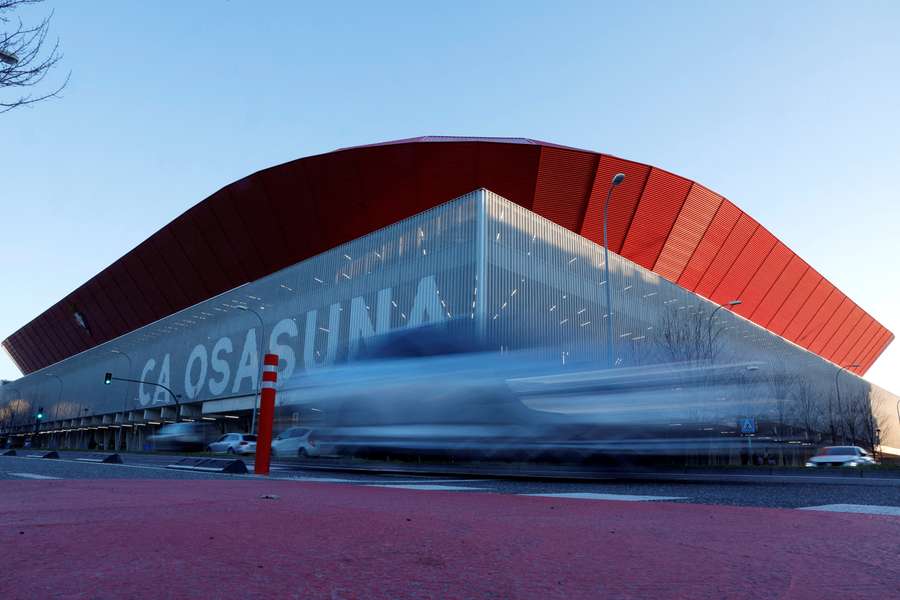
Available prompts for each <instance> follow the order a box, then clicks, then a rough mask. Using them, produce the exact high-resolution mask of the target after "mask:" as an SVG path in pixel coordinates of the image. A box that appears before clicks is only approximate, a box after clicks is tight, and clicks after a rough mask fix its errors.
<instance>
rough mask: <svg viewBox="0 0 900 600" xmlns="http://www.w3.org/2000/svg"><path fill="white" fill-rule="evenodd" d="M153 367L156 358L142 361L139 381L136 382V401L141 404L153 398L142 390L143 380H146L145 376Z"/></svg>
mask: <svg viewBox="0 0 900 600" xmlns="http://www.w3.org/2000/svg"><path fill="white" fill-rule="evenodd" d="M155 368H156V359H154V358H151V359H150V360H148V361H147V362H146V363H144V368H143V369H142V370H141V383H139V384H138V401H139V402H140V403H141V406H147V405H148V404H150V401H151V400H152V399H153V398H152V397H151V396H150V394H149V393H147V392H145V391H144V382H145V381H147V377H148V376H149V375H150V371H152V370H153V369H155Z"/></svg>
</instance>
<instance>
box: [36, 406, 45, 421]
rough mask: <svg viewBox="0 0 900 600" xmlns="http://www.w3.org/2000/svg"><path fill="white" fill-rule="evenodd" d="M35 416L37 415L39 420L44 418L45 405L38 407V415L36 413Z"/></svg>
mask: <svg viewBox="0 0 900 600" xmlns="http://www.w3.org/2000/svg"><path fill="white" fill-rule="evenodd" d="M35 416H36V417H37V420H38V421H40V420H41V419H43V418H44V407H43V406H42V407H41V408H39V409H38V411H37V415H35Z"/></svg>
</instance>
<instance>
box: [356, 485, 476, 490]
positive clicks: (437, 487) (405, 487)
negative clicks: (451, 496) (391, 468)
mask: <svg viewBox="0 0 900 600" xmlns="http://www.w3.org/2000/svg"><path fill="white" fill-rule="evenodd" d="M366 487H379V488H396V489H399V490H422V491H441V490H444V491H460V490H469V491H472V490H480V489H483V488H476V487H464V486H461V485H431V484H418V483H409V484H402V483H374V484H373V483H369V484H366Z"/></svg>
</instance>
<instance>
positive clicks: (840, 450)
mask: <svg viewBox="0 0 900 600" xmlns="http://www.w3.org/2000/svg"><path fill="white" fill-rule="evenodd" d="M874 464H877V461H876V460H875V459H874V458H873V457H872V455H871V454H869V453H868V452H866V451H865V450H863V449H862V448H860V447H859V446H826V447H825V448H822V449H821V450H819V452H818V453H817V454H816V455H815V456H813V457H812V458H810V459H809V460H808V461H806V466H807V467H865V466H867V465H874Z"/></svg>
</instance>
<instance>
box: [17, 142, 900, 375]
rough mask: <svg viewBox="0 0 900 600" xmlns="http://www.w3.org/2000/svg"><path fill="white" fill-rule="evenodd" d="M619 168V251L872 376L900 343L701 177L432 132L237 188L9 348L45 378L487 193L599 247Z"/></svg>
mask: <svg viewBox="0 0 900 600" xmlns="http://www.w3.org/2000/svg"><path fill="white" fill-rule="evenodd" d="M617 172H623V173H625V174H626V179H625V181H624V183H623V184H622V185H621V186H620V187H619V188H617V190H616V193H615V195H614V197H613V202H612V204H611V206H610V216H609V240H610V249H611V250H613V251H615V252H617V253H619V254H621V255H623V256H625V257H626V258H628V259H630V260H632V261H634V262H636V263H638V264H640V265H642V266H644V267H646V268H648V269H652V270H654V271H655V272H657V273H659V274H660V275H662V276H663V277H666V278H667V279H669V280H670V281H673V282H676V283H678V284H679V285H681V286H682V287H685V288H687V289H689V290H691V291H694V292H696V293H698V294H700V295H702V296H705V297H707V298H709V299H711V300H713V301H715V302H718V303H720V304H721V303H725V302H728V301H729V300H732V299H734V298H740V299H741V300H742V301H743V303H742V304H741V305H739V306H737V307H735V312H737V313H738V314H740V315H742V316H744V317H746V318H748V319H750V320H752V321H754V322H756V323H757V324H759V325H761V326H763V327H766V328H768V329H769V330H771V331H773V332H774V333H776V334H779V335H782V336H784V337H785V338H787V339H789V340H790V341H792V342H794V343H796V344H798V345H800V346H802V347H804V348H807V349H810V350H811V351H813V352H816V353H817V354H819V355H820V356H822V357H824V358H826V359H828V360H831V361H832V362H835V363H837V364H841V365H847V364H850V363H859V364H860V366H859V367H857V368H851V369H850V370H852V371H854V372H856V373H857V374H863V373H865V372H866V370H868V368H869V367H870V366H871V365H872V363H873V362H874V361H875V359H876V358H877V357H878V356H879V355H880V354H881V352H882V351H883V350H884V349H885V348H886V347H887V345H888V344H890V342H891V341H892V340H893V338H894V336H893V334H892V333H891V332H889V331H888V330H887V329H885V328H884V327H883V326H882V325H881V324H880V323H878V322H877V321H875V320H874V319H873V318H872V317H871V316H870V315H869V314H868V313H866V312H865V311H864V310H863V309H862V308H861V307H859V306H857V305H856V304H855V303H854V302H853V301H852V300H850V299H849V298H848V297H847V296H846V295H845V294H844V293H843V292H841V291H840V290H838V289H837V288H836V287H835V286H833V285H832V284H831V283H830V282H828V281H827V280H825V278H824V277H822V276H821V275H820V274H819V273H818V272H816V271H815V269H813V268H812V267H810V266H809V265H808V264H807V263H806V262H804V261H803V259H801V258H800V257H799V256H797V255H796V254H794V253H793V252H792V251H791V250H790V249H789V248H788V247H787V246H786V245H785V244H783V243H782V242H780V241H779V240H777V239H776V238H775V237H774V236H773V235H772V234H771V233H770V232H769V231H768V230H766V229H765V228H764V227H763V226H762V225H760V224H759V223H758V222H757V221H756V220H754V219H753V218H752V217H750V216H749V215H748V214H746V213H745V212H743V211H742V210H741V209H740V208H738V207H737V206H735V205H734V204H732V203H731V202H730V201H728V200H727V199H725V198H723V197H722V196H721V195H719V194H716V193H715V192H713V191H711V190H708V189H706V188H705V187H703V186H702V185H700V184H698V183H696V182H694V181H691V180H688V179H685V178H683V177H679V176H678V175H674V174H672V173H669V172H667V171H665V170H662V169H657V168H656V167H651V166H649V165H645V164H641V163H637V162H633V161H629V160H624V159H621V158H617V157H614V156H610V155H605V154H599V153H595V152H590V151H587V150H580V149H577V148H570V147H566V146H559V145H556V144H550V143H547V142H541V141H537V140H531V139H526V138H483V137H447V136H429V137H419V138H410V139H406V140H398V141H393V142H385V143H381V144H373V145H368V146H358V147H354V148H345V149H341V150H337V151H334V152H331V153H328V154H322V155H318V156H311V157H307V158H302V159H299V160H295V161H292V162H289V163H285V164H283V165H278V166H275V167H271V168H269V169H265V170H263V171H259V172H257V173H254V174H252V175H250V176H248V177H245V178H244V179H241V180H239V181H236V182H234V183H232V184H230V185H228V186H226V187H224V188H222V189H221V190H219V191H218V192H216V193H214V194H213V195H211V196H210V197H209V198H206V199H205V200H203V201H202V202H200V203H199V204H197V205H196V206H194V207H192V208H190V209H189V210H188V211H186V212H185V213H184V214H182V215H180V216H179V217H178V218H176V219H175V220H174V221H172V222H171V223H169V224H168V225H166V226H165V227H163V228H162V229H161V230H159V231H157V232H156V233H155V234H153V235H152V236H151V237H150V238H148V239H147V240H145V241H144V242H143V243H141V244H140V245H139V246H137V247H136V248H135V249H134V250H132V251H131V252H129V253H128V254H126V255H125V256H123V257H122V258H120V259H119V260H117V261H116V262H115V263H113V264H112V265H110V266H109V267H107V268H106V269H104V270H103V271H101V272H100V273H98V274H97V275H96V276H94V277H93V278H91V279H90V280H89V281H88V282H86V283H85V284H84V285H82V286H81V287H79V288H78V289H77V290H75V291H74V292H72V293H71V294H69V295H67V296H66V297H65V298H63V299H62V300H60V301H59V302H58V303H56V304H55V305H54V306H52V307H50V308H49V309H48V310H46V311H45V312H44V313H42V314H41V315H39V316H38V317H36V318H35V319H34V320H32V321H31V322H30V323H28V324H27V325H25V326H24V327H22V328H21V329H19V330H18V331H16V332H15V333H13V334H12V335H11V336H9V338H7V339H6V340H4V342H3V347H4V348H5V349H6V350H7V352H8V353H9V354H10V356H11V357H12V359H13V360H14V361H15V363H16V364H17V365H18V366H19V368H20V369H21V370H22V371H23V372H25V373H30V372H32V371H35V370H37V369H40V368H42V367H45V366H47V365H50V364H53V363H55V362H57V361H60V360H63V359H65V358H67V357H69V356H72V355H73V354H76V353H78V352H81V351H83V350H87V349H88V348H91V347H93V346H95V345H97V344H100V343H103V342H105V341H108V340H111V339H113V338H115V337H118V336H120V335H122V334H124V333H127V332H129V331H132V330H134V329H137V328H138V327H141V326H143V325H146V324H148V323H151V322H153V321H155V320H157V319H160V318H162V317H165V316H167V315H170V314H172V313H174V312H176V311H178V310H181V309H183V308H187V307H188V306H191V305H193V304H196V303H197V302H200V301H202V300H205V299H207V298H209V297H211V296H214V295H216V294H218V293H221V292H224V291H227V290H229V289H231V288H234V287H236V286H239V285H241V284H244V283H247V282H248V281H253V280H255V279H258V278H260V277H263V276H265V275H268V274H269V273H272V272H274V271H277V270H279V269H282V268H284V267H287V266H289V265H292V264H294V263H296V262H298V261H301V260H304V259H306V258H309V257H311V256H315V255H317V254H319V253H321V252H324V251H326V250H328V249H330V248H333V247H335V246H337V245H339V244H342V243H344V242H347V241H350V240H352V239H355V238H357V237H360V236H362V235H365V234H367V233H370V232H371V231H374V230H376V229H379V228H381V227H384V226H387V225H390V224H392V223H395V222H397V221H399V220H401V219H404V218H406V217H410V216H412V215H414V214H417V213H419V212H422V211H424V210H426V209H428V208H431V207H433V206H436V205H438V204H441V203H443V202H446V201H448V200H451V199H453V198H456V197H457V196H461V195H463V194H465V193H467V192H470V191H472V190H474V189H477V188H480V187H484V188H487V189H490V190H492V191H494V192H496V193H498V194H500V195H501V196H504V197H505V198H507V199H509V200H511V201H513V202H516V203H518V204H520V205H522V206H524V207H525V208H528V209H530V210H533V211H535V212H537V213H539V214H541V215H543V216H544V217H546V218H548V219H551V220H552V221H554V222H556V223H558V224H560V225H562V226H564V227H567V228H568V229H570V230H572V231H575V232H578V233H580V234H581V235H583V236H585V237H587V238H590V239H591V240H593V241H595V242H599V241H600V237H601V232H600V216H601V211H602V202H603V200H604V198H605V194H606V190H607V186H608V185H609V181H610V179H611V178H612V176H613V175H614V174H615V173H617ZM264 215H272V218H266V217H264ZM272 225H274V230H273V229H272ZM297 228H303V233H302V235H297ZM76 312H77V313H79V315H81V317H82V318H83V320H84V321H85V323H86V324H87V326H88V328H87V329H85V328H83V327H82V326H80V325H79V324H78V323H77V322H76V319H75V318H74V315H75V313H76Z"/></svg>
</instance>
